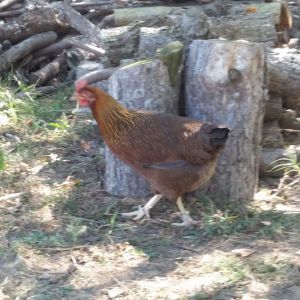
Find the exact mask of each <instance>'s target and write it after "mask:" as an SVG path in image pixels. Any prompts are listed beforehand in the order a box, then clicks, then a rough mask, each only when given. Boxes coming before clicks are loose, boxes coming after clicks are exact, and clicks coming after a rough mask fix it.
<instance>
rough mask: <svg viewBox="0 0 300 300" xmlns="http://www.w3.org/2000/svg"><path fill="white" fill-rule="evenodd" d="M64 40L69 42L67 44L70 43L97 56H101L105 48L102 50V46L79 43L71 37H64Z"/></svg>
mask: <svg viewBox="0 0 300 300" xmlns="http://www.w3.org/2000/svg"><path fill="white" fill-rule="evenodd" d="M66 41H67V42H69V44H71V45H73V46H75V47H77V48H80V49H83V50H85V51H88V52H91V53H94V54H95V55H97V56H103V54H104V53H105V50H103V49H102V48H99V47H96V46H94V45H91V44H87V43H81V42H80V41H78V40H75V39H72V38H68V39H66Z"/></svg>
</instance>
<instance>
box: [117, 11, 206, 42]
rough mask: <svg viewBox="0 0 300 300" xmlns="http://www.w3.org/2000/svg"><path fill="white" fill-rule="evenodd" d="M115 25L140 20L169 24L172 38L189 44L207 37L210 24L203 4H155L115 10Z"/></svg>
mask: <svg viewBox="0 0 300 300" xmlns="http://www.w3.org/2000/svg"><path fill="white" fill-rule="evenodd" d="M113 16H114V25H115V26H124V25H128V24H130V23H136V22H137V21H143V22H140V26H147V22H148V23H150V24H151V27H162V26H167V32H168V35H169V36H170V37H171V38H172V40H179V41H181V42H182V43H184V44H185V45H189V44H190V43H191V41H192V40H193V39H199V38H205V37H206V35H207V33H208V30H209V24H208V22H207V19H208V18H207V15H206V14H205V13H204V12H203V9H202V7H201V6H182V7H178V6H155V7H137V8H123V9H115V10H114V15H113Z"/></svg>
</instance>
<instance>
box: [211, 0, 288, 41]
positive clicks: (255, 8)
mask: <svg viewBox="0 0 300 300" xmlns="http://www.w3.org/2000/svg"><path fill="white" fill-rule="evenodd" d="M209 24H210V26H209V31H210V35H211V37H212V38H223V39H228V40H247V41H250V42H263V43H268V44H269V45H270V46H275V45H278V44H283V43H287V42H288V40H285V38H287V36H286V35H287V31H288V30H289V29H290V28H291V27H292V17H291V12H290V10H289V7H288V5H287V4H286V3H285V2H284V1H278V2H273V3H251V4H244V3H240V4H236V5H235V6H233V8H232V12H231V14H230V12H229V15H228V16H223V17H220V18H209Z"/></svg>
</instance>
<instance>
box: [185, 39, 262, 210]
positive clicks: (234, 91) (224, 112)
mask: <svg viewBox="0 0 300 300" xmlns="http://www.w3.org/2000/svg"><path fill="white" fill-rule="evenodd" d="M189 50H190V51H189V55H188V59H187V62H186V76H185V96H186V112H187V115H188V116H189V117H193V118H197V119H200V120H204V121H211V122H214V123H216V124H223V125H225V126H228V127H229V128H231V132H230V135H229V140H228V142H227V144H226V147H225V149H224V151H223V152H222V154H221V156H220V158H219V161H218V166H217V169H216V173H215V176H214V177H213V178H212V180H211V181H210V183H209V184H208V187H207V190H206V192H207V193H208V194H209V196H210V197H211V198H212V199H214V200H215V201H216V202H218V203H219V204H221V203H226V202H228V201H232V202H233V203H236V204H237V205H239V204H240V205H241V209H243V208H244V206H243V205H242V204H245V203H246V202H247V201H249V200H251V199H252V198H253V194H254V192H255V190H256V186H257V181H258V167H259V144H260V141H261V131H262V122H263V112H264V93H265V91H264V84H265V53H264V47H263V45H260V44H251V43H245V42H231V41H221V40H208V41H204V40H203V41H201V40H198V41H194V42H193V43H192V44H191V46H190V49H189Z"/></svg>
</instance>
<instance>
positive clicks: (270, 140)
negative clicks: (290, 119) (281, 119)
mask: <svg viewBox="0 0 300 300" xmlns="http://www.w3.org/2000/svg"><path fill="white" fill-rule="evenodd" d="M262 146H263V147H266V148H282V147H283V146H284V143H283V137H282V135H281V131H280V128H279V124H278V121H270V122H266V123H264V126H263V137H262Z"/></svg>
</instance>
